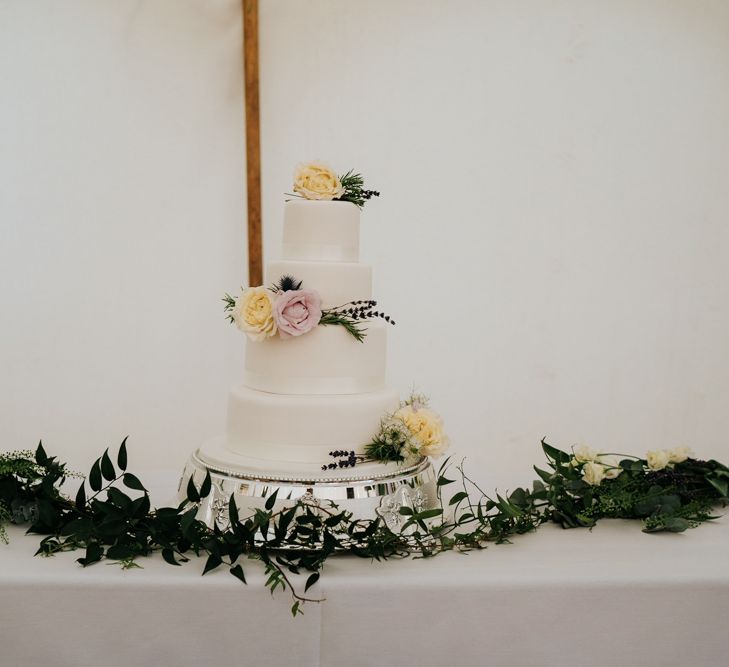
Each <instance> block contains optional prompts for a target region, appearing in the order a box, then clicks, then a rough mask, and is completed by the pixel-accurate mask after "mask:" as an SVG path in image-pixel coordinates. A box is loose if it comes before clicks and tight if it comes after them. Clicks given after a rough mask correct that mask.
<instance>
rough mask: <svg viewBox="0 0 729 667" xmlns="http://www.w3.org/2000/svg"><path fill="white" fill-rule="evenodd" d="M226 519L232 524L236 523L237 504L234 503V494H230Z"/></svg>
mask: <svg viewBox="0 0 729 667" xmlns="http://www.w3.org/2000/svg"><path fill="white" fill-rule="evenodd" d="M228 520H229V521H230V524H231V525H232V526H234V525H235V524H237V523H238V521H239V519H238V506H237V505H236V504H235V495H234V494H232V493H231V494H230V500H229V501H228Z"/></svg>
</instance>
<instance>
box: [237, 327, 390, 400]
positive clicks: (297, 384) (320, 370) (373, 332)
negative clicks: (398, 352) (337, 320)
mask: <svg viewBox="0 0 729 667" xmlns="http://www.w3.org/2000/svg"><path fill="white" fill-rule="evenodd" d="M361 326H362V328H366V329H367V332H366V336H365V338H364V341H362V342H361V343H360V342H359V341H357V340H356V339H355V338H354V337H353V336H352V335H351V334H350V333H349V332H348V331H347V330H346V329H345V328H344V327H342V326H339V325H330V326H317V327H314V329H313V330H312V331H310V332H309V333H306V334H304V335H303V336H298V337H296V338H286V339H281V338H278V337H277V336H274V337H272V338H267V339H266V340H264V341H261V342H255V341H250V340H248V341H246V355H245V371H244V374H243V382H244V384H245V385H246V386H247V387H250V388H251V389H258V390H259V391H265V392H269V393H272V394H311V395H322V394H362V393H366V392H373V391H378V390H380V389H383V388H384V386H385V362H386V355H387V328H386V325H385V324H384V323H382V322H379V321H374V322H369V321H368V322H363V323H362V325H361Z"/></svg>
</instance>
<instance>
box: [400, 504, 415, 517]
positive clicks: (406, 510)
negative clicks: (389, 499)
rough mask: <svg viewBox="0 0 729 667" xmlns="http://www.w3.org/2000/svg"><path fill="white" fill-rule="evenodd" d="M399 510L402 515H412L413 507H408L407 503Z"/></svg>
mask: <svg viewBox="0 0 729 667" xmlns="http://www.w3.org/2000/svg"><path fill="white" fill-rule="evenodd" d="M399 511H400V514H402V515H403V516H412V514H413V508H412V507H408V506H407V505H403V506H402V507H401V508H400V510H399Z"/></svg>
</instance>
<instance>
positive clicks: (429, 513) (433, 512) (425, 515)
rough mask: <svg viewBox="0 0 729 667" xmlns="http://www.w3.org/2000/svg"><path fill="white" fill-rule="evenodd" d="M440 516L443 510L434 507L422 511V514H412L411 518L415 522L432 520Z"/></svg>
mask: <svg viewBox="0 0 729 667" xmlns="http://www.w3.org/2000/svg"><path fill="white" fill-rule="evenodd" d="M441 514H443V510H442V509H440V507H434V508H433V509H430V510H423V511H422V512H418V513H417V514H414V515H413V518H414V519H417V520H424V519H432V518H433V517H436V516H440V515H441Z"/></svg>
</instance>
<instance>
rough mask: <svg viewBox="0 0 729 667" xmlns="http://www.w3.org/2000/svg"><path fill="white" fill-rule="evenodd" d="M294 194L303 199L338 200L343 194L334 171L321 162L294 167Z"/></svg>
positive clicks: (340, 182) (340, 183) (339, 181)
mask: <svg viewBox="0 0 729 667" xmlns="http://www.w3.org/2000/svg"><path fill="white" fill-rule="evenodd" d="M294 192H297V193H298V194H300V195H301V196H302V197H304V198H305V199H315V200H325V201H329V200H332V199H339V198H340V197H341V196H342V195H343V194H344V188H343V187H342V181H341V180H340V179H339V176H337V174H336V173H335V171H334V170H333V169H332V168H331V167H330V166H329V165H327V164H325V163H323V162H306V163H304V164H300V165H299V166H298V167H296V172H295V173H294Z"/></svg>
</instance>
